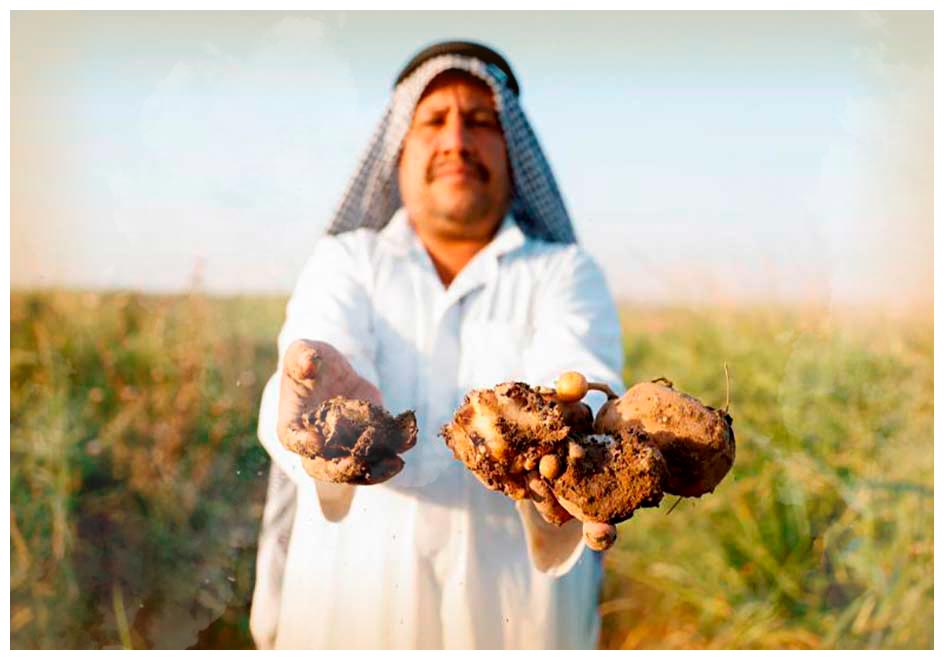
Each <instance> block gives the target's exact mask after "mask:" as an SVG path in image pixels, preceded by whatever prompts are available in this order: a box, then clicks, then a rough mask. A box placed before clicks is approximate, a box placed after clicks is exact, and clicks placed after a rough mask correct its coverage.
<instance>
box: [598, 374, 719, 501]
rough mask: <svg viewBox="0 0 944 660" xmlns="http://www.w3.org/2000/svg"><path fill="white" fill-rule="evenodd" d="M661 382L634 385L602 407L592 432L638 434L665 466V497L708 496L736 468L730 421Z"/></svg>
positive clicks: (714, 410) (666, 383)
mask: <svg viewBox="0 0 944 660" xmlns="http://www.w3.org/2000/svg"><path fill="white" fill-rule="evenodd" d="M660 380H661V381H662V382H659V381H653V382H649V383H639V384H638V385H634V386H633V387H631V388H630V389H629V390H628V391H627V392H626V393H625V394H624V395H623V396H621V397H619V398H618V399H611V400H609V401H607V402H606V403H605V404H603V407H602V408H601V409H600V412H599V414H598V415H597V418H596V421H595V422H594V431H595V432H597V433H604V434H614V433H616V432H618V431H619V430H620V429H624V428H630V427H631V428H638V429H640V430H642V431H643V432H645V434H646V436H647V437H648V438H649V440H650V441H651V442H653V443H654V444H655V445H656V446H657V447H658V448H659V451H660V452H662V455H663V456H664V457H665V461H666V464H667V465H668V466H669V472H668V474H667V476H666V481H665V483H664V484H663V489H664V490H665V492H666V493H670V494H672V495H683V496H685V497H699V496H701V495H704V494H705V493H710V492H712V491H713V490H714V489H715V487H716V486H717V485H718V484H719V483H720V482H721V480H722V479H723V478H724V476H725V475H726V474H727V473H728V470H730V469H731V466H732V465H733V464H734V451H735V449H734V429H733V428H732V426H731V423H732V420H731V416H730V415H729V414H728V413H727V412H726V411H724V410H718V409H716V408H712V407H710V406H706V405H704V404H702V403H701V402H700V401H698V399H696V398H694V397H692V396H689V395H688V394H685V393H684V392H679V391H677V390H675V389H674V388H673V387H672V383H671V382H669V381H666V380H664V379H660Z"/></svg>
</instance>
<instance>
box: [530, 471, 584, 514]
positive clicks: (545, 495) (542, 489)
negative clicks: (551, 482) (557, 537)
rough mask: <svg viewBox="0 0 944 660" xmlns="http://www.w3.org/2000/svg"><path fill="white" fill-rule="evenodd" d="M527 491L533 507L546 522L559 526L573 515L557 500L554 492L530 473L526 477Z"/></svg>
mask: <svg viewBox="0 0 944 660" xmlns="http://www.w3.org/2000/svg"><path fill="white" fill-rule="evenodd" d="M528 491H529V493H530V498H531V501H532V502H533V503H534V508H535V509H537V512H538V513H540V514H541V517H542V518H544V520H545V521H546V522H549V523H551V524H552V525H557V526H558V527H559V526H560V525H563V524H564V523H565V522H567V521H568V520H570V519H571V518H573V516H571V515H570V514H569V513H568V512H567V511H566V510H565V509H564V508H563V507H562V506H561V505H560V504H559V503H558V502H557V498H556V497H554V493H553V492H552V491H551V489H550V488H548V486H547V484H545V483H544V480H543V479H541V478H540V477H538V476H536V475H531V476H530V477H529V478H528Z"/></svg>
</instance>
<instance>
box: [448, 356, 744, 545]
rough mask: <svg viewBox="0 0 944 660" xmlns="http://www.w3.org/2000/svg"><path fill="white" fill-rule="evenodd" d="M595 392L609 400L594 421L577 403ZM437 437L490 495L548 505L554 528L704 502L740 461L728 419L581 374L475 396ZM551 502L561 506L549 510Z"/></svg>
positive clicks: (667, 392) (667, 393)
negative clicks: (684, 500)
mask: <svg viewBox="0 0 944 660" xmlns="http://www.w3.org/2000/svg"><path fill="white" fill-rule="evenodd" d="M654 388H655V389H654ZM594 389H596V390H601V391H603V392H605V393H606V394H607V397H608V401H607V403H605V404H604V406H603V407H602V408H601V409H600V412H599V414H598V415H597V417H596V419H595V420H594V419H593V417H592V413H591V411H590V408H589V406H587V405H586V404H584V403H582V402H580V400H579V398H576V397H577V395H578V394H579V395H580V396H581V397H582V396H583V395H585V394H586V393H587V392H588V391H589V390H594ZM440 434H441V435H442V437H443V439H444V440H445V442H446V445H447V446H448V447H449V448H450V449H451V450H452V452H453V455H454V456H455V457H456V458H457V459H458V460H460V461H462V462H463V463H464V464H465V465H466V467H468V468H469V469H470V470H471V471H472V472H473V474H475V476H476V477H478V479H479V480H480V481H481V482H482V483H483V484H484V485H485V486H486V487H488V488H490V489H492V490H496V491H499V492H503V493H505V494H506V495H508V496H509V497H512V498H513V499H522V498H526V497H530V498H531V499H533V500H535V501H536V502H541V503H542V505H543V507H544V508H543V509H542V513H544V514H545V517H546V518H548V519H549V520H551V522H555V523H556V524H563V522H565V521H566V520H567V519H569V517H570V516H573V517H574V518H577V519H579V520H581V521H583V522H601V523H608V524H616V523H618V522H622V521H623V520H626V519H628V518H630V517H631V516H632V515H633V512H634V511H635V510H636V509H639V508H643V507H654V506H658V505H659V503H660V502H661V500H662V496H663V493H674V494H678V495H685V496H699V495H702V494H704V493H705V492H710V491H711V490H713V489H714V487H715V486H717V484H718V482H720V480H721V478H723V477H724V475H725V474H726V473H727V471H728V470H729V469H730V467H731V464H732V463H733V460H734V433H733V431H732V429H731V417H730V416H729V415H728V414H727V412H726V411H719V410H715V409H713V408H709V407H707V406H704V405H702V404H701V403H699V402H698V401H697V400H696V399H694V398H693V397H690V396H688V395H686V394H684V393H681V392H677V391H676V390H674V389H672V387H671V384H670V385H669V386H668V387H667V386H664V385H659V384H657V383H642V384H640V385H637V386H635V387H633V388H631V389H630V390H629V391H628V392H627V393H626V394H625V395H624V396H623V397H617V396H616V394H615V393H613V391H612V390H611V389H610V388H609V387H608V386H606V385H605V384H601V383H592V382H591V383H588V382H587V381H586V379H585V378H584V377H583V376H582V375H581V374H578V373H576V372H568V373H567V374H563V375H562V376H561V378H559V379H558V381H557V383H556V388H555V389H549V388H543V387H531V386H529V385H527V384H526V383H519V382H515V383H502V384H500V385H497V386H496V387H494V388H492V389H482V390H473V391H471V392H469V394H468V395H467V396H466V398H465V400H464V402H463V404H462V405H461V406H460V407H459V409H458V410H457V411H456V413H455V415H454V417H453V419H452V421H451V422H449V423H448V424H446V425H445V426H443V428H442V430H441V432H440ZM551 495H553V498H554V499H556V501H557V503H559V506H557V505H550V506H549V505H547V500H548V498H549V497H551ZM557 509H562V510H561V511H559V512H558V511H557ZM565 512H566V513H565ZM567 514H569V515H567ZM601 543H602V541H601Z"/></svg>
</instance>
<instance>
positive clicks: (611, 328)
mask: <svg viewBox="0 0 944 660" xmlns="http://www.w3.org/2000/svg"><path fill="white" fill-rule="evenodd" d="M299 338H305V339H312V340H320V341H325V342H328V343H330V344H332V345H333V346H335V347H336V348H337V349H338V350H340V351H341V352H342V353H343V354H344V355H345V356H346V357H347V358H348V360H349V361H350V362H351V364H352V366H353V367H354V369H355V370H356V371H357V372H358V373H359V374H360V375H361V376H363V377H364V378H366V379H368V380H370V381H371V382H373V383H374V384H376V385H377V386H378V387H379V389H380V391H381V393H382V395H383V400H384V405H385V407H386V408H387V409H388V410H389V411H390V412H391V413H393V414H398V413H400V412H402V411H404V410H407V409H410V410H414V411H415V413H416V419H417V422H418V425H419V438H418V442H417V445H416V447H414V448H413V449H411V450H410V451H408V452H407V453H405V454H403V459H404V460H405V462H406V466H405V468H404V469H403V471H402V472H401V473H400V474H398V475H397V476H395V477H394V478H393V479H391V480H389V481H387V482H386V483H384V484H380V485H375V486H358V487H349V486H344V487H343V488H341V489H338V488H337V487H335V490H343V489H351V488H353V493H354V495H353V500H352V501H351V505H350V509H349V510H347V512H346V514H344V513H343V509H344V507H343V506H342V507H341V513H338V512H337V511H335V512H334V513H332V510H333V507H335V505H333V504H332V502H331V499H330V492H329V491H331V490H332V489H331V488H330V487H329V488H324V487H323V486H322V485H319V487H318V489H317V490H316V487H315V484H314V482H313V480H312V479H311V478H310V477H309V476H308V475H307V474H306V473H305V472H304V470H303V469H302V467H301V463H300V459H299V457H298V456H297V455H295V454H292V453H290V452H288V451H287V450H285V449H284V448H283V447H282V446H281V444H280V443H279V441H278V438H277V436H276V432H275V429H276V416H277V410H278V373H279V372H276V375H273V377H272V378H271V379H270V381H269V383H268V385H267V386H266V388H265V393H264V395H263V400H262V407H261V411H260V419H259V435H260V439H261V441H262V443H263V444H264V445H265V448H266V449H267V450H268V452H269V453H270V455H271V456H272V458H273V460H274V461H275V462H276V463H277V464H278V466H279V467H280V468H281V469H282V470H283V471H284V472H285V473H286V474H287V475H288V476H289V478H291V480H292V481H293V482H294V483H295V485H296V487H297V505H296V508H295V512H294V524H293V527H292V531H291V537H290V540H289V543H288V548H287V556H286V557H285V563H284V571H285V572H284V579H283V581H282V591H281V598H280V602H278V604H277V605H276V603H274V602H272V598H269V599H268V600H267V599H266V598H264V597H263V595H260V594H259V589H257V593H256V596H257V597H256V598H254V601H253V617H252V618H253V634H254V637H256V639H257V643H260V640H265V639H268V640H269V643H271V644H272V645H274V646H275V647H276V648H532V649H533V648H593V647H594V646H595V644H596V639H597V635H598V632H599V616H598V613H597V603H598V598H599V588H600V581H601V578H602V569H601V562H600V554H599V553H595V552H592V551H590V550H589V549H586V548H585V546H584V543H583V540H582V536H581V527H580V524H579V523H578V522H577V521H571V522H569V523H567V524H565V525H564V526H562V527H560V528H557V527H554V526H552V525H549V524H547V523H545V522H544V521H543V520H542V519H541V518H540V516H539V515H538V514H537V512H536V511H535V509H534V506H533V504H532V503H531V502H530V501H520V502H517V503H516V502H513V501H512V500H511V499H509V498H507V497H505V496H504V495H502V494H500V493H496V492H492V491H490V490H488V489H486V488H485V487H484V486H483V485H482V484H481V483H479V482H478V481H477V480H476V479H475V477H474V476H473V475H472V474H471V473H470V472H469V471H468V470H467V469H466V468H465V467H464V466H463V465H462V464H461V463H459V462H458V461H457V460H456V459H454V458H453V456H452V453H451V451H450V450H449V449H448V448H447V447H446V445H445V443H444V442H443V440H442V438H441V437H439V436H438V433H439V430H440V429H441V427H442V425H443V424H445V423H446V422H447V421H448V420H449V419H450V418H451V416H452V414H453V413H454V411H455V409H456V408H457V407H458V406H459V405H460V404H461V402H462V399H463V397H464V396H465V393H466V392H468V391H469V390H471V389H474V388H477V387H493V386H494V385H496V384H498V383H500V382H505V381H509V380H521V381H525V382H528V383H530V384H535V385H537V384H543V385H547V386H551V385H552V384H553V382H554V379H555V378H556V377H557V375H558V374H560V373H561V372H563V371H566V370H571V369H573V370H577V371H580V372H582V373H584V374H585V375H586V376H587V377H588V379H590V380H596V381H603V382H607V383H609V384H610V385H611V387H613V388H614V389H617V390H618V391H622V389H623V384H622V380H621V376H620V374H621V371H622V361H623V352H622V345H621V337H620V326H619V320H618V316H617V313H616V309H615V306H614V304H613V300H612V298H611V296H610V293H609V290H608V288H607V285H606V282H605V280H604V278H603V275H602V273H601V271H600V269H599V268H598V267H597V265H596V264H595V262H594V261H593V260H592V259H591V258H590V257H589V256H588V255H587V254H586V253H585V252H584V251H583V250H582V249H581V248H580V247H579V246H577V245H560V244H549V243H544V242H541V241H535V240H531V239H528V238H527V237H525V235H524V234H523V233H522V232H521V231H520V229H518V227H517V225H516V224H515V223H514V221H513V220H512V219H511V217H510V216H509V217H507V218H506V219H505V221H504V223H503V224H502V226H501V228H500V230H499V232H498V234H497V235H496V237H495V238H494V239H493V240H492V242H491V243H490V244H489V245H488V246H486V248H484V249H483V250H482V251H480V252H479V253H478V254H477V255H476V256H475V257H474V258H473V259H472V261H471V262H469V264H467V265H466V267H465V268H464V269H463V270H462V271H461V272H460V273H459V275H458V276H457V277H456V279H455V280H454V281H453V282H452V283H451V285H450V286H449V287H448V288H444V287H443V285H442V283H441V281H440V280H439V278H438V276H437V274H436V271H435V268H434V267H433V264H432V261H431V260H430V258H429V256H428V254H427V253H426V251H425V249H424V248H423V245H422V243H421V242H420V241H419V239H418V237H417V235H416V233H415V232H414V231H413V229H412V227H411V226H410V224H409V221H408V219H407V216H406V212H405V211H404V210H403V209H400V211H399V212H398V213H397V214H396V215H395V216H394V217H393V218H392V219H391V221H390V223H389V224H388V225H387V226H386V227H385V228H384V229H383V230H382V231H380V232H373V231H370V230H366V229H360V230H357V231H353V232H348V233H345V234H341V235H338V236H324V237H322V238H321V239H320V240H319V241H318V243H317V245H316V247H315V250H314V253H313V254H312V256H311V257H310V258H309V259H308V261H307V263H306V265H305V267H304V269H303V271H302V274H301V276H300V278H299V281H298V284H297V286H296V288H295V291H294V293H293V295H292V297H291V299H290V301H289V304H288V308H287V318H286V322H285V325H284V326H283V328H282V331H281V333H280V335H279V356H280V357H279V370H281V367H282V358H283V357H284V354H285V351H286V349H287V347H288V345H289V344H290V343H291V342H292V341H294V340H295V339H299ZM587 402H588V403H589V404H590V405H591V407H592V408H593V409H594V410H596V409H597V408H598V407H599V406H600V405H601V404H602V402H603V395H602V394H600V393H598V392H592V393H591V394H590V396H589V397H588V399H587ZM319 494H320V498H319ZM326 514H327V516H326ZM328 517H331V518H334V519H336V521H331V520H329V519H328ZM338 518H340V519H338ZM279 563H280V562H278V561H276V562H275V563H274V565H276V566H278V565H279ZM266 565H267V563H266V562H264V561H263V559H262V557H261V556H260V561H259V566H260V570H267V569H266V568H265V567H266ZM265 578H266V576H258V578H257V579H258V580H264V579H265ZM275 593H276V594H277V591H276V592H275ZM261 608H266V610H265V611H260V610H261ZM276 610H277V611H276ZM267 621H268V623H267ZM266 626H268V627H269V628H270V629H269V630H266V629H264V628H266ZM260 645H261V646H267V645H268V643H266V642H265V641H262V643H260Z"/></svg>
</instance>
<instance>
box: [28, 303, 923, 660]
mask: <svg viewBox="0 0 944 660" xmlns="http://www.w3.org/2000/svg"><path fill="white" fill-rule="evenodd" d="M284 304H285V299H284V298H281V297H266V298H252V297H239V298H227V299H222V298H209V297H205V296H203V295H199V294H193V295H189V296H187V295H182V296H166V297H161V296H147V295H140V294H131V293H109V294H102V293H82V292H42V293H27V292H14V293H12V294H11V355H10V357H11V374H10V380H11V410H10V415H11V455H10V459H11V489H10V500H11V516H10V530H11V535H10V536H11V538H10V551H11V569H10V599H11V620H10V625H11V640H10V642H11V646H12V647H13V648H20V649H24V648H25V649H30V648H188V647H197V648H252V640H251V638H250V636H249V630H248V613H249V603H250V599H251V595H252V587H253V581H254V570H255V568H254V561H255V542H256V535H257V533H258V526H259V520H260V518H261V514H262V505H263V499H264V495H265V486H266V478H267V474H268V465H269V460H268V456H267V455H266V453H265V451H264V450H263V449H262V447H261V445H259V443H258V441H257V440H256V435H255V426H256V419H257V414H258V404H259V399H260V395H261V392H262V387H263V385H264V384H265V381H266V379H267V378H268V377H269V375H270V374H271V372H272V370H273V369H274V367H275V362H276V346H275V337H276V334H277V332H278V329H279V327H280V324H281V321H282V316H283V310H284ZM623 327H624V341H625V347H626V370H625V374H624V380H625V381H626V383H627V384H631V383H634V382H638V381H641V380H646V379H652V378H656V377H659V376H665V377H667V378H669V379H671V380H672V381H674V382H675V385H676V387H677V388H679V389H682V390H683V391H686V392H689V393H691V394H694V395H695V396H698V397H699V398H700V399H702V400H703V401H704V402H705V403H708V404H710V405H714V406H721V405H724V402H725V400H726V397H729V398H730V412H731V414H732V416H733V417H734V429H735V433H736V437H737V460H736V462H735V465H734V468H733V471H732V473H731V474H730V475H729V476H728V477H727V478H726V479H725V480H724V481H723V482H722V483H721V485H720V486H719V487H718V489H717V490H716V491H715V493H713V494H710V495H706V496H704V497H702V498H700V499H686V500H682V501H681V502H676V498H675V497H671V496H667V497H666V498H665V499H664V500H663V502H662V505H661V507H660V508H658V509H646V510H642V511H640V512H637V514H636V516H635V517H634V518H633V519H631V520H629V521H627V522H625V523H623V524H621V525H620V538H619V541H618V543H617V545H616V546H615V547H614V549H612V550H610V551H609V552H608V553H607V555H606V559H605V566H606V569H607V573H606V581H605V584H604V591H603V600H602V602H601V605H600V607H601V613H602V616H603V630H602V635H601V639H600V645H601V647H603V648H624V649H636V648H826V649H834V648H856V649H858V648H931V647H932V645H933V605H934V603H933V593H934V591H933V590H934V576H933V560H934V554H933V548H934V546H933V543H934V538H933V503H934V498H933V495H934V491H933V488H934V479H933V417H934V410H933V388H934V382H933V349H934V344H933V322H932V319H931V317H930V314H927V315H914V316H910V317H901V318H896V319H884V318H881V317H880V315H879V314H877V313H869V312H866V311H861V310H860V311H857V312H853V311H848V310H847V311H843V312H841V313H840V312H836V313H829V312H828V311H827V310H823V309H799V308H772V307H771V308H767V307H764V308H760V307H753V308H720V307H718V308H712V307H705V308H695V309H693V308H686V307H675V308H671V307H666V308H661V307H659V308H657V307H637V306H632V305H626V306H624V307H623ZM725 363H726V364H727V368H728V371H729V374H730V382H729V388H726V382H725V372H724V365H725Z"/></svg>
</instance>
